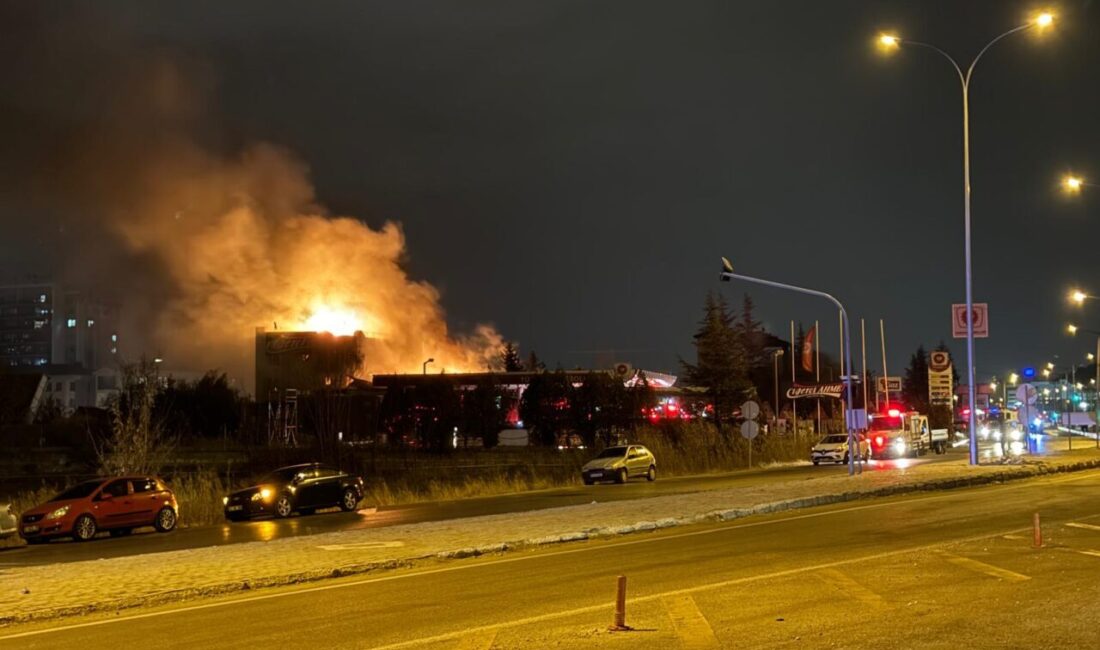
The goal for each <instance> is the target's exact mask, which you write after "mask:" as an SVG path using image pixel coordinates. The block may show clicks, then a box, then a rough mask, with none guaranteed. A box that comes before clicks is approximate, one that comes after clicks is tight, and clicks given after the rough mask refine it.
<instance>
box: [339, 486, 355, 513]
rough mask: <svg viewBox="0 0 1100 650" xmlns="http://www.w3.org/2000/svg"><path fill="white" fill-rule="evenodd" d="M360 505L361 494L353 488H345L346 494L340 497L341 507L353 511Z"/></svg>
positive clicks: (346, 510)
mask: <svg viewBox="0 0 1100 650" xmlns="http://www.w3.org/2000/svg"><path fill="white" fill-rule="evenodd" d="M358 507H359V494H358V493H356V491H355V490H353V489H351V488H347V489H346V490H344V496H342V497H340V509H341V510H343V511H344V512H351V511H352V510H355V509H356V508H358Z"/></svg>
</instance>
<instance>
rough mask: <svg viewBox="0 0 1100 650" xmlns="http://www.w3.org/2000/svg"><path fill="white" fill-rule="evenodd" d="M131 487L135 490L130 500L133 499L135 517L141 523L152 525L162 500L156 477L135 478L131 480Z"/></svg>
mask: <svg viewBox="0 0 1100 650" xmlns="http://www.w3.org/2000/svg"><path fill="white" fill-rule="evenodd" d="M130 487H131V489H132V491H133V493H132V494H131V495H130V500H131V501H133V508H134V519H136V520H137V521H138V522H139V523H140V524H141V525H152V523H153V520H154V519H156V515H157V510H159V506H160V504H161V500H162V495H161V494H160V492H159V489H158V488H157V481H156V479H153V478H149V477H142V478H138V479H133V480H131V481H130Z"/></svg>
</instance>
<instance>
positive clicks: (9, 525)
mask: <svg viewBox="0 0 1100 650" xmlns="http://www.w3.org/2000/svg"><path fill="white" fill-rule="evenodd" d="M18 531H19V516H18V515H16V514H15V511H14V510H12V505H11V502H10V501H0V539H4V538H5V537H11V536H12V535H14V534H15V533H16V532H18Z"/></svg>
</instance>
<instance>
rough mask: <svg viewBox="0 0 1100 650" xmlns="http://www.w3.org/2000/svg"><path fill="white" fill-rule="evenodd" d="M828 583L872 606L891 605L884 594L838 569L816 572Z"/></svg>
mask: <svg viewBox="0 0 1100 650" xmlns="http://www.w3.org/2000/svg"><path fill="white" fill-rule="evenodd" d="M816 575H817V577H818V578H819V579H820V580H822V581H824V582H825V583H826V584H828V585H830V586H833V587H836V588H837V589H839V590H840V591H841V592H843V593H845V594H847V595H849V596H851V597H853V598H855V599H856V600H858V601H860V602H861V603H863V604H864V605H869V606H871V607H883V608H885V607H889V605H887V604H886V601H885V600H883V599H882V596H880V595H878V594H876V593H875V592H873V591H871V590H870V589H868V588H867V587H864V586H863V585H861V584H859V583H858V582H856V581H855V580H853V579H852V578H851V577H850V576H849V575H848V574H847V573H844V572H843V571H840V570H838V569H825V570H824V571H821V572H820V573H817V574H816Z"/></svg>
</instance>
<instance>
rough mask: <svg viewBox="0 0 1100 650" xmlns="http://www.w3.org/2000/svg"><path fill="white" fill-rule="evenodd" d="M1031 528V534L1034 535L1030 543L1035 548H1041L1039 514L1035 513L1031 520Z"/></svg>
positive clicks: (1041, 530) (1041, 538) (1041, 536)
mask: <svg viewBox="0 0 1100 650" xmlns="http://www.w3.org/2000/svg"><path fill="white" fill-rule="evenodd" d="M1032 527H1033V528H1034V531H1033V532H1034V535H1035V538H1034V540H1033V541H1032V543H1033V544H1034V546H1035V548H1043V528H1042V526H1040V525H1039V513H1037V512H1036V513H1035V516H1034V517H1033V518H1032Z"/></svg>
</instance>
